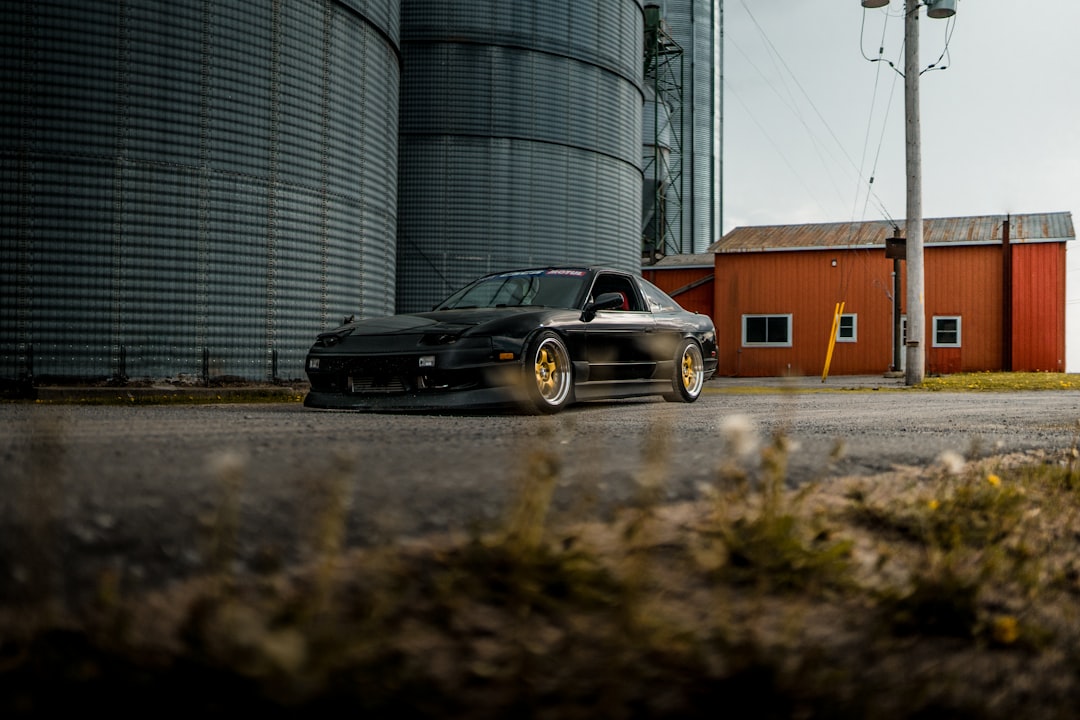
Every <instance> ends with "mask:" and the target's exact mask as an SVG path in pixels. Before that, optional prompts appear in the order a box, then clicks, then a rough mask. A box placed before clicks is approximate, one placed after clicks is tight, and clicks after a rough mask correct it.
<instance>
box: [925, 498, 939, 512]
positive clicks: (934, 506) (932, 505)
mask: <svg viewBox="0 0 1080 720" xmlns="http://www.w3.org/2000/svg"><path fill="white" fill-rule="evenodd" d="M926 507H928V508H930V509H931V510H937V509H938V508H939V507H941V503H939V502H938V501H937V500H931V501H930V502H928V503H926Z"/></svg>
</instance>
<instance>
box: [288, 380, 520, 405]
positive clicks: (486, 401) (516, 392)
mask: <svg viewBox="0 0 1080 720" xmlns="http://www.w3.org/2000/svg"><path fill="white" fill-rule="evenodd" d="M526 401H527V398H526V395H525V392H524V391H523V389H522V388H521V386H520V385H501V386H497V387H481V388H472V389H469V390H452V391H446V392H424V393H394V394H385V395H363V394H356V393H349V392H324V391H318V390H311V391H310V392H308V394H307V395H306V396H305V397H304V407H309V408H316V409H321V410H365V411H369V412H407V411H412V412H416V411H436V410H484V409H499V408H507V407H513V406H520V405H522V404H524V403H525V402H526Z"/></svg>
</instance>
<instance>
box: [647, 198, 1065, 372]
mask: <svg viewBox="0 0 1080 720" xmlns="http://www.w3.org/2000/svg"><path fill="white" fill-rule="evenodd" d="M897 224H898V226H899V228H900V229H901V230H902V228H903V227H904V223H903V221H898V223H897ZM923 227H924V230H923V243H924V256H923V257H924V267H925V293H926V304H925V313H926V315H925V318H926V320H925V328H926V337H925V340H924V347H925V349H926V371H927V373H928V374H938V373H953V372H971V371H990V370H1016V371H1055V372H1063V371H1065V332H1066V331H1065V307H1066V284H1065V280H1066V262H1065V250H1066V243H1068V242H1069V241H1072V240H1074V239H1075V234H1074V230H1073V223H1072V215H1071V214H1070V213H1068V212H1061V213H1046V214H1027V215H1014V216H984V217H960V218H936V219H927V220H925V221H924V226H923ZM898 234H899V233H898V232H897V230H896V229H895V228H894V226H893V225H892V224H891V223H887V222H861V223H826V224H817V225H783V226H766V227H739V228H735V229H734V230H732V231H731V232H729V233H728V234H726V235H725V236H724V237H723V238H721V239H720V240H719V241H718V242H716V243H715V244H713V245H712V246H711V247H710V248H709V251H710V252H711V253H713V255H714V257H713V259H714V268H713V272H712V277H711V279H709V280H708V281H706V280H704V278H705V277H706V275H707V274H708V273H707V272H704V271H703V270H701V269H700V268H696V267H695V268H693V270H694V272H695V276H694V277H691V275H690V274H688V271H689V270H690V268H687V269H683V270H680V269H679V266H678V265H677V264H673V265H665V264H662V263H660V264H658V265H656V266H652V267H650V268H645V269H643V274H644V275H645V276H646V277H647V278H649V279H651V280H652V281H653V282H654V283H656V284H657V285H658V286H659V287H661V288H663V289H664V290H667V291H668V292H675V291H679V290H680V288H682V289H683V292H684V294H685V292H686V290H685V288H686V287H688V286H690V285H692V284H693V283H695V282H698V283H699V284H698V285H697V286H695V287H704V286H707V285H711V287H712V290H713V305H712V311H711V312H709V314H710V315H711V316H712V317H713V320H714V322H715V323H716V328H717V336H718V337H717V341H718V344H719V347H720V353H719V355H720V365H719V370H718V374H720V375H727V376H777V375H818V374H822V373H823V371H824V370H825V364H826V357H827V354H828V352H829V345H830V340H831V338H832V337H833V333H834V332H835V333H836V342H835V344H834V349H833V352H832V357H831V361H830V364H829V369H828V372H829V374H830V375H863V374H878V373H884V372H887V371H889V370H897V371H899V370H902V369H903V368H902V363H903V362H904V355H905V353H904V352H902V350H903V343H904V337H903V333H904V329H905V324H904V312H905V308H904V303H905V301H906V288H905V281H904V275H905V267H904V266H905V263H904V261H903V260H902V259H897V258H895V257H892V256H894V255H896V253H895V252H893V249H894V248H896V247H899V246H898V245H897V244H896V243H895V242H889V241H890V240H891V239H893V238H894V237H895V236H896V235H898ZM887 248H888V250H889V252H888V253H887ZM692 257H698V256H692ZM676 299H678V300H680V302H683V298H682V297H681V296H680V297H676ZM897 300H899V304H897V302H896V301H897ZM841 303H842V309H841ZM693 304H695V303H691V305H693ZM693 309H697V308H693ZM838 310H839V313H838V312H837V311H838ZM834 320H835V322H836V326H835V328H836V329H835V331H834ZM898 343H899V344H898Z"/></svg>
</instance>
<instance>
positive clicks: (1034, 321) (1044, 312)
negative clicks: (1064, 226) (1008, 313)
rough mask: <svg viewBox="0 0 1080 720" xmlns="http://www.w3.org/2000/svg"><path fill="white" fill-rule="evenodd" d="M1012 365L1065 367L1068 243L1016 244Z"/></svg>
mask: <svg viewBox="0 0 1080 720" xmlns="http://www.w3.org/2000/svg"><path fill="white" fill-rule="evenodd" d="M1011 249H1012V268H1013V303H1012V326H1013V343H1012V366H1013V370H1016V371H1018V372H1019V371H1028V372H1036V371H1049V372H1064V370H1065V244H1064V243H1039V244H1030V245H1012V246H1011Z"/></svg>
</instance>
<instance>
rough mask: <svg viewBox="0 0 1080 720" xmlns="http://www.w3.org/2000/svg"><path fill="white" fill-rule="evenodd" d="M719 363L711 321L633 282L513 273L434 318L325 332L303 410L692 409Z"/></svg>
mask: <svg viewBox="0 0 1080 720" xmlns="http://www.w3.org/2000/svg"><path fill="white" fill-rule="evenodd" d="M716 362H717V360H716V332H715V329H714V327H713V322H712V320H711V319H710V318H709V317H708V316H706V315H699V314H696V313H691V312H688V311H686V310H684V309H683V308H682V307H680V306H679V304H678V303H676V302H675V301H674V300H672V299H671V298H670V297H668V296H667V295H666V294H665V293H664V292H663V291H661V290H660V289H659V288H657V287H656V286H655V285H653V284H652V283H650V282H648V281H646V280H644V279H643V278H641V277H639V276H637V275H633V274H631V273H626V272H619V271H616V270H610V269H606V268H598V267H546V268H534V269H528V270H514V271H510V272H500V273H494V274H491V275H486V276H484V277H482V278H479V279H478V280H475V281H474V282H472V283H470V284H469V285H467V286H465V287H464V288H462V289H461V290H459V291H458V292H456V293H454V294H453V295H451V296H450V297H449V298H448V299H446V300H445V301H444V302H442V303H440V304H439V305H437V306H436V307H435V308H434V309H433V310H432V311H431V312H422V313H416V314H414V315H394V316H391V317H384V318H376V319H371V320H362V321H359V322H350V323H347V324H345V325H343V326H341V327H339V328H337V329H336V330H332V331H330V332H325V333H322V334H321V335H319V336H318V338H317V339H316V340H315V344H314V346H313V347H312V348H311V350H310V351H309V352H308V356H307V361H306V363H305V368H306V371H307V376H308V380H310V382H311V390H310V392H309V393H308V394H307V396H306V397H305V399H304V405H306V406H307V407H312V408H330V409H348V410H430V409H437V408H493V407H499V406H516V407H517V408H519V409H523V410H526V411H528V412H534V413H554V412H558V411H559V410H561V409H562V408H564V407H565V406H567V405H568V404H570V403H573V402H577V401H583V400H595V399H604V398H623V397H632V396H639V395H663V396H664V398H666V399H667V400H671V401H673V402H693V401H695V400H697V398H698V396H699V395H700V394H701V389H702V385H703V384H704V382H705V381H706V380H707V379H708V378H710V377H711V376H712V374H713V373H714V372H715V371H716Z"/></svg>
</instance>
